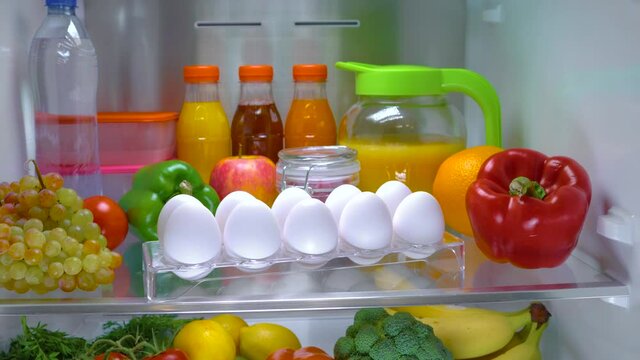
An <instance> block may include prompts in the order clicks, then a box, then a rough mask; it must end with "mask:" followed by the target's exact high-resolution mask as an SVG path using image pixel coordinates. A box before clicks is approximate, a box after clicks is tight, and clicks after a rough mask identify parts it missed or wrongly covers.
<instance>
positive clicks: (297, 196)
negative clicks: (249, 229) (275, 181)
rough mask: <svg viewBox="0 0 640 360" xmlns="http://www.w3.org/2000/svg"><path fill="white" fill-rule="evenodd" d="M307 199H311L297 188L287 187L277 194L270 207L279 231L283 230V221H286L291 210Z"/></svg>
mask: <svg viewBox="0 0 640 360" xmlns="http://www.w3.org/2000/svg"><path fill="white" fill-rule="evenodd" d="M307 199H311V195H309V194H308V193H307V192H306V191H304V190H302V189H300V188H298V187H288V188H286V189H284V190H283V191H282V192H281V193H280V194H278V197H276V199H275V201H274V202H273V205H271V211H273V215H274V216H275V217H276V220H277V221H278V226H280V230H281V231H282V230H283V229H284V221H285V220H286V219H287V215H289V212H290V211H291V209H293V207H294V206H296V205H297V204H298V203H299V202H301V201H303V200H307Z"/></svg>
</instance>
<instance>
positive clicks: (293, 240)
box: [283, 198, 338, 255]
mask: <svg viewBox="0 0 640 360" xmlns="http://www.w3.org/2000/svg"><path fill="white" fill-rule="evenodd" d="M283 234H284V241H285V242H286V243H287V244H288V245H289V247H290V248H291V249H293V250H295V251H297V252H300V253H302V254H307V255H321V254H326V253H328V252H330V251H333V250H334V249H335V248H336V247H337V246H338V226H337V225H336V223H335V221H333V216H332V215H331V211H329V208H327V205H325V204H324V203H323V202H322V201H320V200H318V199H311V198H309V199H307V200H302V201H300V202H299V203H298V204H297V205H296V206H294V207H293V209H291V211H290V212H289V216H287V219H286V221H285V223H284V230H283Z"/></svg>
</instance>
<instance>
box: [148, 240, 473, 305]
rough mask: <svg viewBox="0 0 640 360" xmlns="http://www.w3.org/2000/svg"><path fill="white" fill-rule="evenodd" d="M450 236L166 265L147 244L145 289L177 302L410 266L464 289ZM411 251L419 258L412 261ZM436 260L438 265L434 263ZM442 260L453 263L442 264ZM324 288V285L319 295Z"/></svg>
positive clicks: (459, 247) (458, 252) (457, 244)
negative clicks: (298, 279)
mask: <svg viewBox="0 0 640 360" xmlns="http://www.w3.org/2000/svg"><path fill="white" fill-rule="evenodd" d="M447 236H448V237H451V238H450V239H449V241H447V242H440V243H438V244H432V245H415V244H413V245H412V244H406V243H402V242H396V241H395V240H394V241H392V243H391V245H390V246H388V247H386V248H383V249H378V250H363V249H356V248H354V247H350V246H349V245H348V244H345V243H344V242H342V243H341V244H340V245H339V247H338V248H337V249H336V250H334V251H332V252H329V253H327V254H322V255H308V254H301V253H299V252H296V251H293V250H291V249H290V248H288V247H287V246H284V245H283V247H282V248H281V250H280V251H279V252H278V253H276V254H275V255H274V256H272V257H270V258H267V259H261V260H246V259H231V258H228V257H226V256H225V255H221V256H220V257H218V258H216V259H213V260H211V261H209V262H205V263H202V264H195V265H185V264H176V263H173V262H170V261H167V259H165V258H164V257H163V256H162V249H161V248H160V244H159V242H158V241H150V242H145V243H143V244H142V249H143V258H144V289H145V294H146V296H147V299H148V300H150V301H165V300H174V299H177V298H186V297H189V295H191V296H198V297H200V296H205V297H210V296H217V295H224V286H227V287H228V286H231V285H232V284H239V283H240V282H241V281H247V282H252V281H255V282H258V283H262V282H270V281H271V282H274V281H275V280H277V279H278V278H279V277H282V276H288V274H300V273H309V274H310V276H313V277H314V278H319V279H324V278H326V277H327V276H329V275H331V276H335V275H336V272H343V271H354V270H358V271H359V270H362V271H361V272H362V274H363V275H364V276H369V275H367V274H373V273H374V271H373V270H374V269H383V268H386V267H389V268H393V267H394V266H395V267H397V266H406V267H407V269H408V270H407V271H414V272H416V271H418V270H417V269H425V268H426V269H428V268H430V267H432V266H433V267H434V268H437V272H438V273H439V274H441V276H442V277H447V278H449V279H453V281H454V284H453V286H455V287H458V286H461V285H462V283H461V281H462V278H463V269H464V251H463V241H462V239H460V238H455V237H453V236H452V235H451V234H447ZM406 253H411V254H413V255H415V256H416V257H419V258H420V259H416V258H411V257H408V256H406V255H405V254H406ZM418 255H419V256H418ZM441 258H446V259H447V260H445V261H443V260H442V259H441ZM452 258H453V260H451V259H452ZM352 259H356V260H357V261H358V262H354V261H353V260H352ZM432 262H433V263H434V265H431V263H432ZM443 262H447V263H448V265H442V263H443ZM178 274H180V275H182V276H179V275H178ZM192 274H197V275H198V276H197V277H194V278H193V279H191V280H190V279H189V275H192ZM338 276H339V275H338ZM318 281H319V282H320V283H322V281H321V280H318ZM458 281H460V282H459V283H458ZM272 290H273V291H274V293H277V294H278V295H279V296H281V295H283V294H282V293H281V292H280V291H279V290H278V288H277V287H274V288H273V289H272ZM324 290H325V289H324V288H322V286H320V289H319V290H318V291H320V292H323V291H324ZM247 291H248V289H247ZM326 291H329V289H326ZM193 294H195V295H193Z"/></svg>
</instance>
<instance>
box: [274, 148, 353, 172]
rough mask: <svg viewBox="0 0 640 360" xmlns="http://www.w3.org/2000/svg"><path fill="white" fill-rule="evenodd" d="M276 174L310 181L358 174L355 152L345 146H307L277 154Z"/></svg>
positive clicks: (284, 150) (281, 151)
mask: <svg viewBox="0 0 640 360" xmlns="http://www.w3.org/2000/svg"><path fill="white" fill-rule="evenodd" d="M278 158H279V160H278V164H277V169H276V171H277V173H278V175H281V176H284V177H301V178H305V177H306V176H307V174H308V176H309V178H310V179H318V178H323V177H334V176H345V175H351V174H355V173H358V172H359V171H360V162H359V161H358V160H357V151H356V150H355V149H352V148H350V147H347V146H308V147H299V148H289V149H283V150H280V152H278Z"/></svg>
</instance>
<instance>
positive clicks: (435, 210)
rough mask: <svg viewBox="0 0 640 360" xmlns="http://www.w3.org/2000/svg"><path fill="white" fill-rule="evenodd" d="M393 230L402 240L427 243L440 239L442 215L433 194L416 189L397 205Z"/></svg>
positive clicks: (421, 243) (411, 242)
mask: <svg viewBox="0 0 640 360" xmlns="http://www.w3.org/2000/svg"><path fill="white" fill-rule="evenodd" d="M393 231H394V232H395V235H396V236H397V237H398V238H399V239H400V240H401V241H404V242H407V243H410V244H417V245H429V244H434V243H438V242H440V241H442V237H443V236H444V216H443V215H442V209H441V208H440V204H439V203H438V200H436V198H434V197H433V195H431V194H429V193H427V192H424V191H416V192H414V193H413V194H411V195H409V196H407V197H406V198H405V199H404V200H402V202H401V203H400V204H399V205H398V208H397V209H396V213H395V215H394V216H393Z"/></svg>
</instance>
